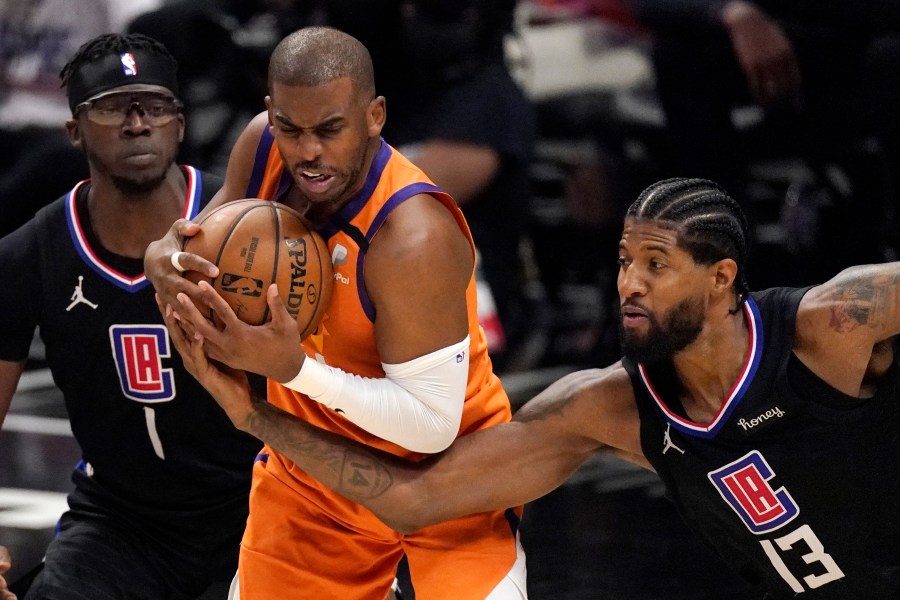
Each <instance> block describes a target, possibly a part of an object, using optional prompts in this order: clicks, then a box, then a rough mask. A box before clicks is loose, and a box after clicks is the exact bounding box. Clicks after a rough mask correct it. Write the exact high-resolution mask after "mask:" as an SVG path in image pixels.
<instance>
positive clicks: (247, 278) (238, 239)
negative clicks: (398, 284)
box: [184, 198, 334, 338]
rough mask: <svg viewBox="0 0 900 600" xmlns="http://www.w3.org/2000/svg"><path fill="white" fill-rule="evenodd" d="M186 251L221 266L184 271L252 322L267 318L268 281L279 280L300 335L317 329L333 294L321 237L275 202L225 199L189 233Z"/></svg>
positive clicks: (259, 322) (327, 257) (330, 271)
mask: <svg viewBox="0 0 900 600" xmlns="http://www.w3.org/2000/svg"><path fill="white" fill-rule="evenodd" d="M184 251H185V252H190V253H192V254H197V255H199V256H202V257H203V258H205V259H206V260H208V261H210V262H211V263H213V264H215V265H216V266H217V267H219V276H218V277H216V278H215V279H212V280H210V279H209V278H208V277H204V276H203V275H200V274H199V273H197V272H196V271H186V272H185V277H187V278H188V279H190V280H191V281H194V282H195V283H196V282H198V281H200V280H201V279H206V280H207V281H209V282H210V283H211V284H212V286H213V288H215V290H216V291H217V292H219V294H220V295H221V296H222V298H224V299H225V301H226V302H228V304H229V306H231V308H232V310H234V312H235V314H236V315H237V316H238V318H239V319H241V320H242V321H244V322H245V323H249V324H250V325H260V324H262V323H265V322H266V321H268V320H269V319H270V314H269V306H268V304H267V303H266V290H267V289H268V288H269V286H270V285H271V284H272V283H276V284H278V293H279V295H280V296H281V300H282V301H283V302H284V305H285V306H286V307H287V310H288V312H290V313H291V315H292V316H293V317H294V319H296V321H297V329H298V330H299V331H300V336H301V338H305V337H306V336H308V335H309V334H311V333H312V332H313V331H315V329H316V327H317V326H318V325H319V321H320V320H321V318H322V314H323V313H324V312H325V308H326V307H327V306H328V302H329V300H330V299H331V288H332V283H333V281H334V279H333V277H334V276H333V273H332V270H331V258H330V256H329V252H328V246H327V245H326V244H325V240H323V239H322V237H321V236H320V235H319V234H318V233H317V232H316V231H315V230H313V229H312V228H311V227H310V225H309V224H308V223H307V222H306V220H305V219H304V218H303V217H302V216H300V214H299V213H297V212H296V211H294V210H293V209H291V208H288V207H287V206H284V205H283V204H279V203H277V202H269V201H267V200H258V199H255V198H248V199H244V200H235V201H234V202H228V203H227V204H223V205H222V206H220V207H218V208H216V209H215V210H213V211H212V212H210V213H209V214H208V215H207V216H206V217H204V218H203V220H202V221H200V232H199V233H198V234H197V235H195V236H193V237H190V238H187V240H186V241H185V244H184ZM210 312H211V311H210ZM211 316H212V315H211Z"/></svg>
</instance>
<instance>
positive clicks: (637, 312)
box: [620, 304, 650, 327]
mask: <svg viewBox="0 0 900 600" xmlns="http://www.w3.org/2000/svg"><path fill="white" fill-rule="evenodd" d="M620 310H621V313H622V324H623V325H625V326H626V327H628V326H631V327H634V326H637V325H640V324H642V323H646V322H647V321H648V320H649V318H650V317H649V313H648V312H647V310H646V309H643V308H640V307H638V306H634V305H633V304H626V305H624V306H622V307H621V309H620Z"/></svg>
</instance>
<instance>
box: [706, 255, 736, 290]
mask: <svg viewBox="0 0 900 600" xmlns="http://www.w3.org/2000/svg"><path fill="white" fill-rule="evenodd" d="M710 269H711V271H712V273H711V274H712V276H713V290H712V291H713V293H714V294H716V295H723V294H731V293H732V292H733V291H734V280H735V278H736V277H737V272H738V266H737V263H736V262H735V261H734V259H733V258H723V259H722V260H719V261H716V262H714V263H713V264H712V265H710Z"/></svg>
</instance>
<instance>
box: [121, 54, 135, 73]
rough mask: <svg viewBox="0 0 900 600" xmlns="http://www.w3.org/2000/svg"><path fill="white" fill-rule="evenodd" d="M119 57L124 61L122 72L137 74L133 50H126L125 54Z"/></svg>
mask: <svg viewBox="0 0 900 600" xmlns="http://www.w3.org/2000/svg"><path fill="white" fill-rule="evenodd" d="M119 59H120V60H121V61H122V72H123V73H124V74H125V75H126V76H133V75H137V74H138V71H137V63H136V62H135V60H134V55H133V54H132V53H131V52H126V53H125V54H121V55H119Z"/></svg>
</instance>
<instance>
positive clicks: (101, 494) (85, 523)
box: [0, 34, 261, 600]
mask: <svg viewBox="0 0 900 600" xmlns="http://www.w3.org/2000/svg"><path fill="white" fill-rule="evenodd" d="M175 75H176V65H175V61H174V59H173V58H172V57H171V55H170V54H169V52H168V51H167V50H166V49H165V48H164V47H163V46H162V45H161V44H159V43H158V42H156V41H155V40H152V39H150V38H147V37H145V36H140V35H117V34H108V35H103V36H100V37H98V38H95V39H93V40H91V41H89V42H87V43H86V44H84V45H83V46H82V47H81V48H80V49H79V51H78V53H77V54H76V55H75V56H74V57H73V58H72V60H71V61H70V62H69V63H68V65H67V66H66V67H65V69H64V70H63V72H62V73H61V77H62V80H63V83H64V84H65V86H66V89H67V92H68V98H69V104H70V107H71V109H72V119H71V120H70V121H69V122H68V123H67V124H66V127H67V130H68V133H69V137H70V139H71V141H72V143H73V144H74V145H75V146H76V147H80V148H81V149H82V150H83V151H84V152H85V154H86V155H87V157H88V161H89V164H90V172H91V179H90V180H87V181H82V182H80V183H78V184H77V185H75V187H74V188H73V189H72V191H71V192H69V193H68V194H67V195H66V196H64V197H62V198H59V199H58V200H56V201H55V202H54V203H52V204H51V205H49V206H47V207H45V208H44V209H42V210H41V211H39V212H38V213H37V215H35V217H34V219H33V220H31V221H30V222H29V223H28V224H26V225H24V226H23V227H22V228H20V229H18V230H17V231H15V232H13V233H11V234H10V235H8V236H7V237H5V238H3V239H2V240H0V264H2V265H3V273H4V277H3V279H4V286H5V288H4V289H5V290H7V293H5V294H2V299H0V331H2V332H3V334H2V335H0V390H2V392H0V422H2V418H3V417H4V416H5V415H6V412H7V409H8V407H9V404H10V401H11V399H12V395H13V391H14V390H15V388H16V383H17V381H18V380H19V377H20V375H21V374H22V371H23V367H24V361H25V359H26V357H27V355H28V351H29V346H30V343H31V341H32V337H33V334H34V331H35V328H36V327H39V328H40V335H41V337H42V339H43V341H44V344H45V346H46V355H47V361H48V363H49V366H50V370H51V372H52V374H53V379H54V381H55V382H56V384H57V385H58V386H59V388H60V389H61V390H62V392H63V395H64V398H65V403H66V407H67V409H68V414H69V418H70V421H71V426H72V431H73V433H74V435H75V438H76V440H77V441H78V444H79V446H80V448H81V451H82V453H83V462H82V463H80V465H79V466H78V467H77V468H76V470H75V471H74V473H73V475H72V479H73V481H74V484H75V489H74V490H73V491H72V493H71V494H70V495H69V499H68V501H69V510H68V511H67V512H66V513H65V514H64V515H63V516H62V518H61V520H60V523H59V535H58V536H57V537H56V538H55V539H54V541H53V542H52V543H51V544H50V546H49V547H48V549H47V554H46V560H45V564H44V568H43V570H42V571H41V572H40V574H39V575H38V576H37V579H36V580H35V581H34V583H33V584H32V586H31V589H30V591H29V592H28V595H27V596H26V598H28V599H29V600H30V599H32V598H40V599H44V598H54V599H56V598H65V599H66V600H77V599H84V600H112V599H125V598H128V599H138V598H143V599H147V600H150V599H153V600H159V599H161V598H172V599H175V598H178V599H190V598H196V597H199V596H201V594H209V595H204V598H210V597H220V598H223V599H224V598H225V597H226V595H227V592H228V587H229V584H230V581H231V579H232V577H233V576H234V573H235V572H236V570H237V557H238V551H239V543H240V540H241V535H242V533H243V529H244V523H245V521H246V518H247V510H248V506H247V499H248V494H249V489H250V476H251V469H252V464H253V461H254V458H255V456H256V453H257V452H258V450H259V449H260V447H261V444H260V442H259V441H258V440H257V439H255V438H253V437H252V436H250V435H247V434H245V433H241V432H239V431H237V430H235V429H234V427H232V425H231V423H230V422H229V420H228V418H227V417H226V415H225V414H224V413H223V412H222V410H221V409H220V408H219V406H218V405H217V404H216V403H215V402H214V401H213V400H212V399H211V398H210V397H209V395H208V394H207V393H206V391H205V390H204V389H203V388H202V387H201V386H200V385H199V384H198V383H197V381H196V380H195V379H194V378H193V377H192V376H191V375H190V374H189V373H188V372H186V371H185V369H184V367H183V365H182V361H181V359H180V358H179V357H178V356H177V355H176V353H175V350H174V348H173V347H172V345H171V344H170V340H169V336H168V334H167V332H166V328H165V326H164V324H163V323H162V320H161V318H160V314H159V310H158V308H157V306H156V302H155V300H154V290H153V287H152V286H151V285H150V282H149V281H148V280H147V279H146V278H145V277H144V274H143V255H144V250H145V249H146V247H147V244H148V243H149V242H150V241H152V240H155V239H158V238H160V237H161V236H162V235H163V234H164V233H165V232H166V231H168V229H169V226H170V225H171V224H172V222H173V221H175V220H176V219H178V218H180V217H186V218H190V217H192V216H194V215H196V214H197V212H199V211H200V209H201V208H202V207H203V206H204V205H205V204H206V202H207V201H208V200H209V199H210V198H211V197H212V196H213V194H214V193H215V192H216V191H217V190H218V189H219V187H220V186H221V183H222V181H221V179H220V178H218V177H216V176H213V175H210V174H206V173H201V172H200V171H198V170H197V169H195V168H193V167H190V166H179V165H177V164H176V162H175V160H176V155H177V152H178V148H179V143H180V142H181V140H182V137H183V135H184V130H185V122H184V117H183V116H182V114H181V110H180V103H179V102H178V100H177V84H176V78H175ZM47 167H48V173H47V176H52V169H53V165H47ZM13 290H15V293H13ZM4 587H5V583H3V582H2V578H0V597H3V594H2V590H3V588H4ZM213 590H218V595H217V596H216V595H214V594H213Z"/></svg>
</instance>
